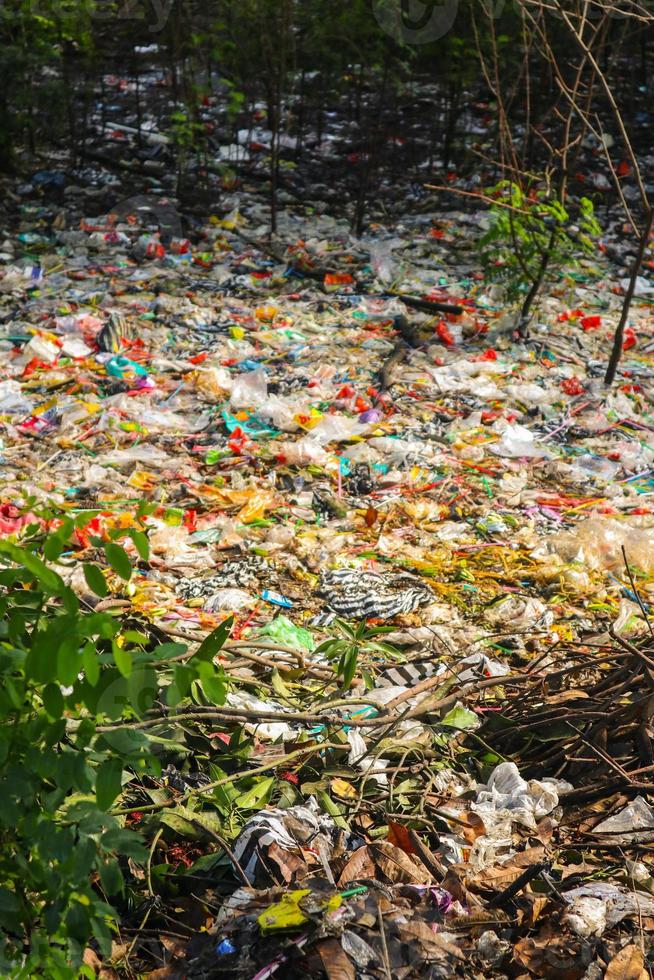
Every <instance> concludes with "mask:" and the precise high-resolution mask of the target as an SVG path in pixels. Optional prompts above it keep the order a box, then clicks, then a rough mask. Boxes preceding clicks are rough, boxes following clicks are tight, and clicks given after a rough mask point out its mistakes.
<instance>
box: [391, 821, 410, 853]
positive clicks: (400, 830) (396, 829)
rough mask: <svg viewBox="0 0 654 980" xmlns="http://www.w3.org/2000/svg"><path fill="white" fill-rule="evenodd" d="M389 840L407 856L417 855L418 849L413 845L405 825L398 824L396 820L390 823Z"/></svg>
mask: <svg viewBox="0 0 654 980" xmlns="http://www.w3.org/2000/svg"><path fill="white" fill-rule="evenodd" d="M388 839H389V841H390V843H391V844H393V845H394V846H395V847H399V848H400V850H401V851H404V853H405V854H415V853H416V849H415V847H414V846H413V844H412V843H411V838H410V836H409V831H408V830H407V828H406V827H405V826H404V824H401V823H396V822H395V821H394V820H389V821H388Z"/></svg>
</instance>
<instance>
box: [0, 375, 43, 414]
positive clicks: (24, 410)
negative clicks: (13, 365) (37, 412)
mask: <svg viewBox="0 0 654 980" xmlns="http://www.w3.org/2000/svg"><path fill="white" fill-rule="evenodd" d="M34 406H35V402H34V401H32V399H31V398H28V397H27V396H26V395H24V394H23V390H22V387H21V385H20V384H19V383H18V381H2V382H0V415H31V414H32V412H33V411H34Z"/></svg>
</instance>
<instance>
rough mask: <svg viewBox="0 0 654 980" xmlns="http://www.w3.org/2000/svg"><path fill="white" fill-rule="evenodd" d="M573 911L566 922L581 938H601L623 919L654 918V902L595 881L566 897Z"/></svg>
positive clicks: (650, 897) (567, 915) (606, 883)
mask: <svg viewBox="0 0 654 980" xmlns="http://www.w3.org/2000/svg"><path fill="white" fill-rule="evenodd" d="M565 898H566V900H568V901H570V903H571V908H570V910H569V911H568V913H567V914H566V915H565V916H564V922H566V923H567V925H569V926H570V928H571V929H572V930H573V931H574V932H576V933H577V935H580V936H590V935H595V936H601V935H602V933H603V932H604V930H605V929H607V928H609V929H610V928H611V927H612V926H615V925H617V924H618V922H622V920H623V919H626V918H629V917H632V916H633V917H637V916H641V915H643V916H651V915H654V898H652V896H650V895H645V894H644V893H643V892H630V891H628V890H627V889H626V888H619V887H618V886H617V885H612V884H610V883H609V882H607V881H592V882H589V883H588V884H586V885H581V886H580V887H579V888H573V889H571V891H569V892H566V893H565Z"/></svg>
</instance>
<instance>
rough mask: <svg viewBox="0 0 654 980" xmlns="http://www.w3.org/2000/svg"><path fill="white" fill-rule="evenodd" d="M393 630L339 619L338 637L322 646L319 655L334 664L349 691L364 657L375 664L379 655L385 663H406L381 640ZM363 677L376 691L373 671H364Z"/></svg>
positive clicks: (335, 623) (389, 645) (343, 684)
mask: <svg viewBox="0 0 654 980" xmlns="http://www.w3.org/2000/svg"><path fill="white" fill-rule="evenodd" d="M390 630H391V627H388V626H368V625H367V623H366V622H365V620H362V621H361V622H360V623H358V624H357V625H356V626H354V625H350V624H349V623H346V622H344V620H342V619H337V620H335V621H334V631H335V633H336V635H335V636H334V637H330V638H329V639H328V640H325V641H324V643H321V644H320V646H319V647H317V649H316V653H321V654H322V655H323V656H325V657H327V659H328V660H331V661H333V662H334V664H335V671H336V676H337V677H338V678H340V682H341V686H342V687H343V688H348V687H349V686H350V684H351V683H352V681H353V680H354V675H355V674H356V672H357V668H358V666H359V661H360V659H361V658H362V657H366V658H369V659H371V660H374V659H375V658H377V659H379V655H380V654H382V655H383V657H384V659H385V660H388V658H389V657H390V658H391V659H392V660H401V659H402V655H401V653H400V652H399V650H397V649H396V648H395V647H394V646H392V645H391V644H390V643H384V642H383V641H382V640H380V639H379V637H380V636H383V635H384V634H385V633H388V632H390ZM361 673H362V675H363V678H364V681H365V682H366V687H368V688H372V687H373V686H374V682H373V679H372V675H371V672H370V670H369V669H368V668H367V667H364V668H362V671H361Z"/></svg>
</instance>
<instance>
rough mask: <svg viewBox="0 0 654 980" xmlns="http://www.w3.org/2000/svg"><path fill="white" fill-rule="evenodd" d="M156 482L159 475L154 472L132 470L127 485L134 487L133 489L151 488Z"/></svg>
mask: <svg viewBox="0 0 654 980" xmlns="http://www.w3.org/2000/svg"><path fill="white" fill-rule="evenodd" d="M158 482H159V477H157V476H156V475H155V474H154V473H148V471H147V470H134V472H133V473H132V475H131V476H130V478H129V480H128V481H127V486H128V487H134V489H135V490H153V489H154V488H155V487H156V485H157V483H158Z"/></svg>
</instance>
